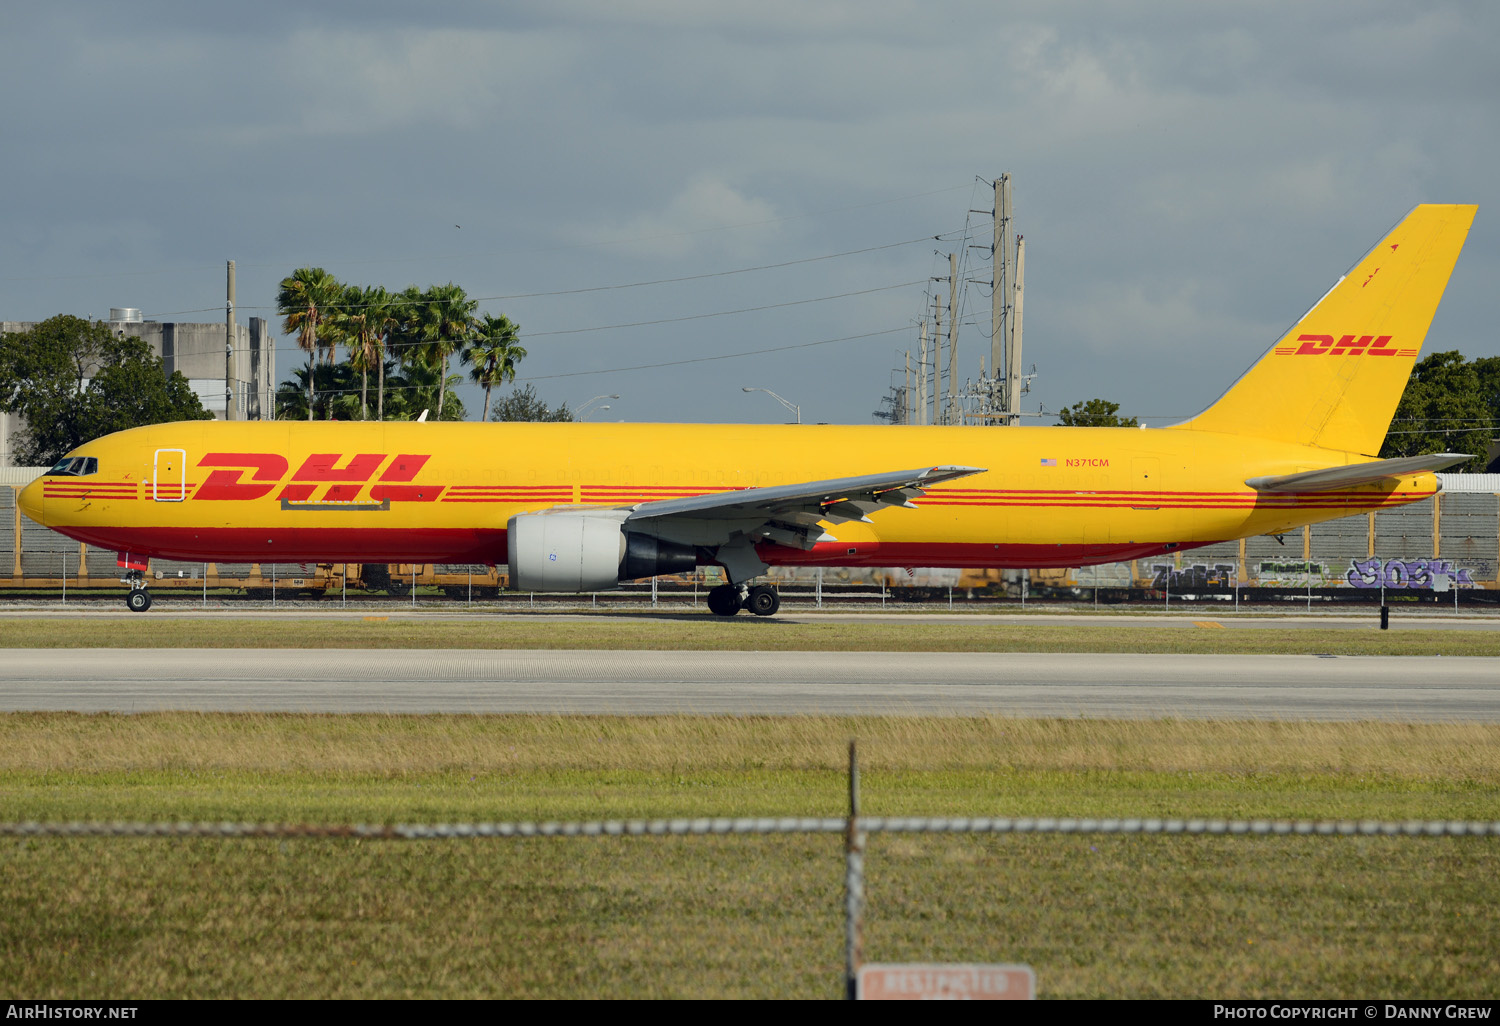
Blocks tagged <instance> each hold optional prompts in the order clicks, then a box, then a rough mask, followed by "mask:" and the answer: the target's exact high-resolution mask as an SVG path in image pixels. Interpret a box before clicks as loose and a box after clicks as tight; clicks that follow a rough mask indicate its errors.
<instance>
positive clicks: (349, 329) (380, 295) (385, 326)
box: [335, 285, 392, 420]
mask: <svg viewBox="0 0 1500 1026" xmlns="http://www.w3.org/2000/svg"><path fill="white" fill-rule="evenodd" d="M391 319H392V318H391V297H390V294H389V293H387V292H386V290H385V289H383V288H380V287H379V286H376V287H374V288H370V287H368V286H361V285H349V286H347V287H346V288H345V289H344V296H343V301H342V302H341V303H340V304H339V309H338V312H337V314H335V323H336V325H337V328H338V330H339V331H340V332H341V334H342V336H343V338H342V341H343V343H344V347H345V349H347V350H348V353H349V363H350V364H351V365H352V366H354V367H355V368H356V369H357V370H358V371H359V419H360V420H369V418H370V403H369V385H370V368H371V367H375V368H377V369H378V371H379V373H380V384H379V391H380V406H381V410H380V413H379V414H377V419H378V418H379V417H381V416H383V415H384V407H385V403H384V399H385V336H386V334H387V333H388V332H389V331H390V327H391Z"/></svg>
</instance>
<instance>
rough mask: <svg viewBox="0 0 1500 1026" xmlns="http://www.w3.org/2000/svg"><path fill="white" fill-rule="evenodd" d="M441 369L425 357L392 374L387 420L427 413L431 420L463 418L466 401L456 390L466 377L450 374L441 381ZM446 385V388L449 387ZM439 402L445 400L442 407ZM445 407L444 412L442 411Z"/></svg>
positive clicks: (405, 418)
mask: <svg viewBox="0 0 1500 1026" xmlns="http://www.w3.org/2000/svg"><path fill="white" fill-rule="evenodd" d="M438 373H439V372H438V369H437V368H436V367H434V366H433V365H432V364H430V363H428V362H427V361H425V360H417V361H414V362H409V363H407V364H406V366H405V367H403V368H402V369H401V371H400V373H397V374H394V375H392V376H391V379H390V381H391V384H390V389H391V395H390V400H391V401H390V403H389V406H388V408H387V412H386V418H385V419H386V420H416V419H417V418H419V417H421V416H422V413H423V411H424V410H425V411H426V413H427V419H428V420H463V419H464V404H463V400H462V399H460V398H459V397H458V394H457V393H456V392H454V391H453V389H454V387H455V386H457V385H458V384H459V383H460V382H461V381H462V380H463V379H462V378H461V377H460V376H459V375H457V374H450V375H448V379H447V381H445V382H440V381H439V380H438ZM445 386H446V387H445ZM438 403H442V404H443V405H442V406H441V407H439V406H438ZM439 410H441V415H440V416H438V415H437V414H438V412H439Z"/></svg>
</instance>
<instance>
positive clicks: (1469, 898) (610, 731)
mask: <svg viewBox="0 0 1500 1026" xmlns="http://www.w3.org/2000/svg"><path fill="white" fill-rule="evenodd" d="M1205 633H1207V632H1205ZM850 737H858V738H859V740H860V746H861V762H862V766H863V801H864V811H865V812H866V813H867V814H870V815H896V814H989V815H1039V814H1051V815H1158V816H1181V815H1205V816H1235V817H1241V816H1243V817H1260V816H1268V817H1294V818H1323V817H1334V818H1365V817H1371V818H1390V819H1407V818H1421V819H1430V818H1461V819H1489V820H1494V819H1500V759H1497V758H1496V756H1495V753H1496V751H1497V745H1500V727H1493V726H1483V725H1457V724H1455V725H1425V726H1406V725H1396V724H1377V723H1353V724H1306V723H1240V722H1234V723H1202V722H1194V723H1181V722H1175V721H1164V722H1145V721H1130V722H1109V721H1099V720H1004V719H963V720H951V719H917V718H900V717H881V718H869V719H839V718H812V717H799V718H785V719H781V718H732V717H723V718H720V717H659V718H638V719H625V718H613V717H550V716H503V717H442V716H431V717H397V716H337V717H335V716H227V715H196V714H159V715H143V716H81V715H70V714H12V715H7V716H3V717H0V819H6V820H11V819H80V818H86V819H135V818H144V819H153V820H178V819H187V820H205V819H208V820H222V819H235V820H245V819H248V820H258V821H266V820H277V821H339V822H347V821H366V822H394V821H406V822H434V821H462V820H479V819H542V818H593V817H620V816H639V815H650V816H662V815H708V814H713V815H840V814H842V813H843V812H844V811H845V807H844V802H845V787H846V783H845V778H844V759H845V742H846V740H847V739H848V738H850ZM840 852H841V839H839V838H837V837H769V838H749V837H738V838H681V839H667V838H629V839H531V840H489V841H433V842H358V841H325V840H297V841H282V842H278V841H208V840H191V841H173V840H139V839H132V840H105V839H87V840H79V839H47V840H41V839H30V840H13V839H7V840H4V841H0V992H3V996H6V997H15V996H27V997H48V996H58V997H60V996H72V997H79V996H91V995H98V996H103V995H109V996H113V997H126V996H153V997H200V996H202V997H208V996H256V997H288V996H290V997H303V996H334V997H354V996H402V995H410V996H428V997H461V996H463V997H480V996H596V995H610V994H626V995H631V996H739V997H819V996H822V997H835V996H838V994H839V993H840V987H841V981H840V974H841V971H842V939H841V938H842V920H841V912H840V908H841V901H842V897H841V888H842V872H843V870H842V859H841V857H840ZM867 868H868V876H869V918H868V925H867V931H866V938H867V940H866V954H867V957H869V958H870V959H872V960H881V961H900V960H919V959H921V960H948V961H1021V962H1027V963H1029V964H1031V965H1033V966H1034V967H1035V968H1036V970H1037V974H1038V979H1039V985H1040V989H1041V992H1042V994H1043V995H1044V996H1052V997H1064V996H1107V997H1118V996H1131V995H1155V996H1219V997H1231V996H1238V997H1257V996H1258V997H1292V996H1340V995H1342V996H1348V995H1373V994H1380V995H1385V996H1390V997H1417V996H1432V997H1465V996H1467V997H1494V996H1495V994H1496V991H1497V989H1500V987H1497V984H1496V981H1497V980H1500V953H1497V952H1500V949H1497V944H1496V940H1497V938H1500V842H1497V841H1496V840H1493V839H1487V838H1447V839H1387V838H1337V839H1327V840H1323V839H1317V840H1315V839H1306V838H1209V837H1196V838H1149V837H1134V838H1128V837H912V836H875V837H872V838H871V842H870V852H869V856H868V859H867Z"/></svg>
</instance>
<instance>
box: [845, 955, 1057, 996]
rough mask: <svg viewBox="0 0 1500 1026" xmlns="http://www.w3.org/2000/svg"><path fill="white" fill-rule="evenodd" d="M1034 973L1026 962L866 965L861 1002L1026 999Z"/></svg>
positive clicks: (1032, 990)
mask: <svg viewBox="0 0 1500 1026" xmlns="http://www.w3.org/2000/svg"><path fill="white" fill-rule="evenodd" d="M1034 997H1036V973H1034V972H1032V971H1031V966H1029V965H876V964H871V965H866V966H861V967H860V970H859V998H860V1000H861V1001H1029V1000H1031V999H1032V998H1034Z"/></svg>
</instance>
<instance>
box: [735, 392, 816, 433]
mask: <svg viewBox="0 0 1500 1026" xmlns="http://www.w3.org/2000/svg"><path fill="white" fill-rule="evenodd" d="M740 391H741V392H764V393H766V395H768V396H770V397H771V398H772V399H775V400H776V401H777V402H778V403H780V404H781V405H783V406H785V407H786V408H787V409H789V410H791V411H792V414H793V415H794V416H796V418H797V423H798V424H801V423H802V407H800V406H797V405H794V404H792V403H789V402H787V401H786V400H785V399H783V398H781V396H779V395H777V394H776V393H775V392H773V391H771V390H770V389H769V388H748V387H742V388H741V389H740Z"/></svg>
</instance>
